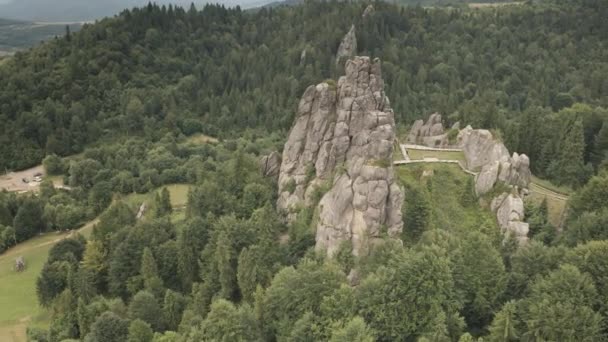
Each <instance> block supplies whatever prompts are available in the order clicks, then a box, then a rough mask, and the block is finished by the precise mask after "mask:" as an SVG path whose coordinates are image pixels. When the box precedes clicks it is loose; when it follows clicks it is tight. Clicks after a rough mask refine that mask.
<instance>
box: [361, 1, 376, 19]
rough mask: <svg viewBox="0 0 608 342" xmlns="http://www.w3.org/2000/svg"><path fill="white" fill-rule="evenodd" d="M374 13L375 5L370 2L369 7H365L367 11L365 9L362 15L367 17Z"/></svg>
mask: <svg viewBox="0 0 608 342" xmlns="http://www.w3.org/2000/svg"><path fill="white" fill-rule="evenodd" d="M372 13H374V5H372V4H369V5H367V7H366V8H365V11H363V15H362V17H363V18H365V17H367V16H368V15H370V14H372Z"/></svg>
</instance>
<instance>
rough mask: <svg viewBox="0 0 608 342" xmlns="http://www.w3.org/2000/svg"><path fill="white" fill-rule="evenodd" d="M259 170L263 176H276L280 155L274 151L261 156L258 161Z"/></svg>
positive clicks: (279, 164)
mask: <svg viewBox="0 0 608 342" xmlns="http://www.w3.org/2000/svg"><path fill="white" fill-rule="evenodd" d="M259 164H260V172H261V174H262V176H264V177H278V176H279V170H280V168H281V155H280V154H279V152H277V151H274V152H272V153H270V154H268V155H266V156H262V158H260V161H259Z"/></svg>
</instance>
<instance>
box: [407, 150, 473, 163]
mask: <svg viewBox="0 0 608 342" xmlns="http://www.w3.org/2000/svg"><path fill="white" fill-rule="evenodd" d="M407 154H408V155H409V156H410V159H412V160H422V159H424V158H437V159H439V160H459V161H464V153H463V152H452V151H426V150H416V149H411V148H409V149H408V150H407Z"/></svg>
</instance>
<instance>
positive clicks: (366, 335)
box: [330, 317, 375, 342]
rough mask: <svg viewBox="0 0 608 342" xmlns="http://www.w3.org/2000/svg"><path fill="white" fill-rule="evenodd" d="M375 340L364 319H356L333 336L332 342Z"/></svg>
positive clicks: (365, 341) (370, 341)
mask: <svg viewBox="0 0 608 342" xmlns="http://www.w3.org/2000/svg"><path fill="white" fill-rule="evenodd" d="M374 340H375V339H374V335H373V334H372V333H371V331H370V330H369V328H368V327H367V325H366V324H365V321H364V320H363V318H361V317H354V318H353V319H351V320H350V321H349V322H348V323H346V325H345V326H344V327H343V328H340V329H337V330H335V331H334V332H333V333H332V334H331V339H330V342H373V341H374Z"/></svg>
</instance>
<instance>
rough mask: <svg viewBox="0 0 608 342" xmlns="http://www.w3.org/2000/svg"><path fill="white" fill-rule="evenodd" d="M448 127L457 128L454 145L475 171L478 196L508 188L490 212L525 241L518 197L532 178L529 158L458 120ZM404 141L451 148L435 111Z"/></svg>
mask: <svg viewBox="0 0 608 342" xmlns="http://www.w3.org/2000/svg"><path fill="white" fill-rule="evenodd" d="M451 130H459V131H458V135H457V137H456V141H455V145H456V146H455V147H458V148H461V149H462V151H463V154H464V157H465V162H466V168H467V169H468V170H471V171H475V172H478V174H477V176H476V178H475V193H476V194H477V196H483V195H486V194H487V193H489V192H491V191H494V190H495V189H497V188H496V187H498V186H503V187H505V191H507V190H508V189H511V190H510V191H511V193H509V192H503V193H501V194H500V195H498V196H496V197H494V198H493V199H491V207H492V211H493V212H495V213H496V215H497V220H498V223H499V225H500V227H501V230H503V232H508V233H509V234H514V235H515V236H516V237H517V239H518V241H519V242H520V243H525V241H527V237H526V235H527V233H528V224H527V223H525V222H523V218H524V207H523V201H522V199H521V198H522V196H523V193H525V192H526V189H527V188H528V185H529V184H530V181H531V177H532V174H531V172H530V159H529V158H528V156H526V155H525V154H521V155H519V154H517V153H513V155H509V150H508V149H507V148H506V146H505V145H504V144H503V143H502V142H501V141H500V139H498V138H497V137H495V136H494V135H493V134H492V132H490V131H488V130H485V129H473V128H472V127H471V126H467V127H465V128H464V129H462V130H460V124H459V123H458V122H457V123H455V124H454V125H453V126H452V128H451ZM407 141H408V142H409V143H412V144H419V145H425V146H429V147H439V148H445V147H454V146H450V142H449V139H448V134H447V133H446V132H445V130H444V127H443V123H442V118H441V115H439V114H438V113H435V114H432V115H431V116H430V117H429V119H428V120H427V122H426V123H424V122H423V121H422V120H417V121H416V122H414V125H413V126H412V129H411V130H410V133H409V135H408V137H407ZM520 192H521V193H522V194H521V195H520Z"/></svg>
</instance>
